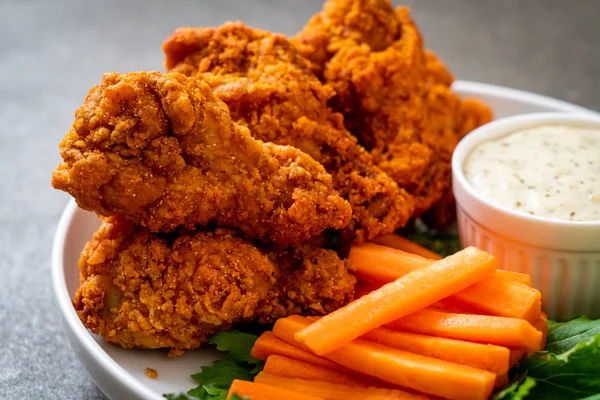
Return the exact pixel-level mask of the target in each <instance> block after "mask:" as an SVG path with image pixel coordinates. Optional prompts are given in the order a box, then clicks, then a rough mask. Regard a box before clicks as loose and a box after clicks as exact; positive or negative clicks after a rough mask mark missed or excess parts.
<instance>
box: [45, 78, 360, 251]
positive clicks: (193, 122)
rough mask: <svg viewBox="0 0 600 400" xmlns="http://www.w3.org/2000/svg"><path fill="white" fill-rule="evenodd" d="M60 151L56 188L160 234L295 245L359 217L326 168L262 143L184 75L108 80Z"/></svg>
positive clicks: (78, 114) (294, 152) (286, 149)
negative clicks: (206, 231) (202, 229)
mask: <svg viewBox="0 0 600 400" xmlns="http://www.w3.org/2000/svg"><path fill="white" fill-rule="evenodd" d="M60 150H61V155H62V157H63V160H64V162H63V163H62V164H60V166H59V167H58V168H57V169H56V171H54V173H53V176H52V185H53V186H54V187H55V188H57V189H61V190H64V191H66V192H68V193H69V194H71V195H72V196H73V197H74V198H75V199H76V200H77V203H78V204H79V206H80V207H82V208H84V209H87V210H91V211H95V212H96V213H98V214H100V215H104V216H110V215H119V214H123V215H126V216H127V217H128V218H129V219H131V220H133V221H134V222H135V223H137V224H141V225H143V226H145V227H148V228H149V229H150V230H151V231H154V232H158V231H160V232H169V231H173V230H174V229H176V228H177V227H178V226H184V227H187V228H190V229H192V228H194V227H195V226H198V225H207V224H212V223H215V224H217V225H219V226H223V227H233V228H237V229H239V230H240V231H241V232H242V233H243V234H244V235H245V236H246V237H249V238H258V239H261V240H264V241H273V242H275V243H278V244H280V245H295V244H300V243H302V242H304V241H305V240H307V239H309V238H310V237H313V236H315V235H319V234H320V233H321V232H322V231H323V230H325V229H327V228H334V229H339V228H343V227H345V226H346V225H347V224H348V222H349V221H350V218H351V213H352V210H351V208H350V205H349V204H348V203H347V202H346V201H345V200H343V199H342V198H341V197H340V196H339V195H338V193H337V192H336V191H335V190H334V188H333V182H332V178H331V176H330V175H329V174H328V173H327V172H326V171H325V169H324V168H323V167H322V166H321V165H320V164H319V163H317V162H316V161H314V160H313V159H312V158H311V157H310V156H308V155H306V154H304V153H302V152H301V151H300V150H298V149H296V148H293V147H291V146H278V145H274V144H272V143H263V142H262V141H260V140H255V139H254V138H252V136H251V135H250V133H249V131H248V129H247V128H245V127H243V126H240V125H238V124H236V123H234V122H233V121H232V120H231V117H230V115H229V112H228V110H227V106H226V105H225V103H223V102H222V101H221V100H219V99H217V98H216V97H215V96H214V95H213V93H212V91H211V90H210V88H209V87H208V85H206V84H205V83H204V82H201V81H199V80H196V79H188V78H187V77H185V76H184V75H181V74H176V73H173V74H163V73H160V72H134V73H128V74H124V75H118V74H105V75H104V76H103V78H102V84H101V85H99V86H95V87H94V88H92V89H91V91H90V93H89V94H88V96H87V98H86V99H85V102H84V104H83V106H81V108H79V110H78V111H77V112H76V114H75V122H74V123H73V126H72V128H71V130H70V131H69V133H67V135H66V136H65V138H64V139H63V141H62V143H61V144H60Z"/></svg>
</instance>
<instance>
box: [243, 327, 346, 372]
mask: <svg viewBox="0 0 600 400" xmlns="http://www.w3.org/2000/svg"><path fill="white" fill-rule="evenodd" d="M250 355H251V356H252V357H254V358H258V359H259V360H263V361H265V360H267V358H268V357H269V356H272V355H278V356H284V357H288V358H292V359H294V360H299V361H304V362H307V363H309V364H313V365H319V366H321V367H325V368H329V369H336V368H338V366H336V364H335V363H333V362H331V361H329V360H327V359H325V358H323V357H319V356H316V355H314V354H312V353H309V352H307V351H305V350H302V349H299V348H298V347H296V346H292V345H291V344H289V343H286V342H284V341H283V340H281V339H279V338H278V337H277V336H275V334H274V333H273V332H265V333H263V334H262V335H260V337H259V338H258V339H257V340H256V342H255V343H254V347H252V352H251V353H250Z"/></svg>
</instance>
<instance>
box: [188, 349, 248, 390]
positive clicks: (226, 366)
mask: <svg viewBox="0 0 600 400" xmlns="http://www.w3.org/2000/svg"><path fill="white" fill-rule="evenodd" d="M251 368H253V367H251ZM200 370H201V371H200V372H199V373H197V374H194V375H192V379H194V380H195V381H197V382H198V387H196V388H194V389H190V390H189V391H188V392H187V394H188V395H190V396H193V397H197V398H199V399H207V400H208V399H218V400H221V399H225V398H226V397H227V392H228V391H229V387H230V386H231V382H233V380H234V379H242V380H246V381H251V380H252V378H254V375H253V374H252V373H251V372H250V368H249V367H248V366H247V365H244V364H243V363H240V362H237V361H235V360H231V359H228V358H225V359H224V360H218V361H215V362H213V363H212V365H211V366H209V367H201V368H200Z"/></svg>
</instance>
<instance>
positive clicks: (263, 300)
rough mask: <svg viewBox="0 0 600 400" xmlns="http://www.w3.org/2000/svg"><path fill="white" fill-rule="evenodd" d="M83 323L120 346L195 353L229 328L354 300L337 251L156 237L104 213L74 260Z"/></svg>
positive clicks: (219, 235) (228, 235) (224, 238)
mask: <svg viewBox="0 0 600 400" xmlns="http://www.w3.org/2000/svg"><path fill="white" fill-rule="evenodd" d="M79 268H80V280H81V287H80V288H79V290H78V291H77V294H76V295H75V300H74V301H73V304H74V306H75V309H76V310H77V313H78V315H79V317H80V319H81V321H82V322H83V324H84V325H85V326H86V327H87V328H89V329H90V330H91V331H92V332H94V333H95V334H98V335H102V336H103V337H104V339H105V340H107V341H109V342H112V343H115V344H118V345H120V346H122V347H124V348H133V347H136V348H148V349H155V348H163V347H166V348H168V347H170V348H172V349H193V348H197V347H199V346H200V345H201V344H202V343H204V342H205V341H206V340H207V338H208V337H210V336H211V335H212V334H214V333H215V332H217V331H220V330H226V329H230V328H231V327H232V326H233V325H235V324H239V323H243V322H250V321H257V322H261V323H267V322H273V321H275V320H276V319H277V318H280V317H284V316H287V315H292V314H303V315H322V314H326V313H328V312H331V311H333V310H335V309H337V308H339V307H341V306H343V305H344V304H347V303H348V302H349V301H351V300H352V299H353V295H354V284H355V282H356V279H355V277H354V276H353V275H352V274H351V273H350V272H349V271H348V265H347V263H346V262H345V261H342V260H340V259H339V258H338V256H337V255H336V253H335V252H333V251H330V250H324V249H320V248H317V247H312V246H310V245H304V246H301V247H297V248H296V249H291V250H280V249H279V250H278V249H276V248H268V247H264V248H260V247H256V246H254V245H252V244H251V243H250V242H247V241H244V240H242V239H240V238H239V237H237V236H236V235H235V234H234V233H233V231H229V230H225V229H217V230H216V231H215V232H203V231H197V232H195V233H189V232H183V231H180V232H177V233H171V234H155V233H151V232H150V231H149V230H147V229H146V228H142V227H139V226H134V225H133V224H131V223H130V222H127V221H126V220H125V219H124V218H120V217H110V218H108V219H106V220H105V221H104V223H103V225H102V227H101V228H100V230H99V231H98V232H96V234H95V235H94V239H93V241H91V242H89V243H88V244H87V245H86V247H85V249H84V250H83V253H82V254H81V259H80V261H79Z"/></svg>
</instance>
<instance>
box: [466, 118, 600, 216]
mask: <svg viewBox="0 0 600 400" xmlns="http://www.w3.org/2000/svg"><path fill="white" fill-rule="evenodd" d="M599 159H600V129H597V130H595V129H584V128H579V127H574V126H560V125H557V126H540V127H537V128H533V129H527V130H523V131H519V132H515V133H513V134H509V135H507V136H505V137H503V138H499V139H497V140H493V141H488V142H485V143H483V144H481V145H479V146H478V147H477V148H476V149H475V150H474V151H473V152H472V153H471V155H470V156H469V157H467V160H466V161H465V164H464V171H465V175H466V177H467V180H468V181H469V182H470V183H471V184H472V185H473V187H474V188H475V190H477V191H478V192H479V193H480V194H481V195H482V196H484V197H487V198H488V199H489V200H490V201H492V202H494V203H497V204H499V205H501V206H504V207H506V208H511V209H515V210H519V212H525V213H528V214H531V215H536V216H541V217H547V218H552V219H562V220H573V221H600V180H599V179H597V177H598V176H600V163H598V162H597V160H599ZM482 171H483V173H482Z"/></svg>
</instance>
